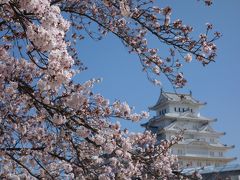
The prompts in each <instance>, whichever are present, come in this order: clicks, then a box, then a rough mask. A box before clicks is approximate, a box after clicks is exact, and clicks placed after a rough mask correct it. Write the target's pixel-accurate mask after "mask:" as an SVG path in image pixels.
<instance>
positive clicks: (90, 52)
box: [78, 0, 240, 163]
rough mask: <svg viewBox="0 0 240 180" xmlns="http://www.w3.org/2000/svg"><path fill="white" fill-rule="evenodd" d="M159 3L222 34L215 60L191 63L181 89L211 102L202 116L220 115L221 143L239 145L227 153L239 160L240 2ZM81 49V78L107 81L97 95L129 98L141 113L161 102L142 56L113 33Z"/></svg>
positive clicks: (198, 30) (126, 124)
mask: <svg viewBox="0 0 240 180" xmlns="http://www.w3.org/2000/svg"><path fill="white" fill-rule="evenodd" d="M156 2H157V4H158V5H159V6H160V7H165V6H166V5H169V6H171V7H172V8H173V13H172V19H173V20H174V19H182V20H183V22H184V23H185V24H189V25H192V26H193V28H194V30H195V34H196V35H197V34H199V33H201V32H202V31H203V28H204V27H205V23H206V22H210V23H213V24H214V28H215V29H216V30H218V31H220V32H221V33H222V34H223V37H222V38H221V39H220V40H218V41H217V43H216V44H217V47H218V56H217V59H216V62H215V63H212V64H210V65H209V66H207V67H205V68H204V67H202V66H201V64H199V63H196V62H193V63H190V64H189V65H188V66H186V67H185V68H184V71H183V72H184V75H185V77H186V78H187V80H188V84H187V85H186V87H185V88H184V89H182V90H180V91H179V92H185V93H188V92H189V91H190V90H191V91H192V93H193V96H194V97H195V98H196V99H198V100H200V101H203V102H207V106H206V107H204V108H203V109H202V110H201V114H202V115H203V116H207V117H212V118H217V119H218V121H217V122H216V123H214V128H215V129H216V130H218V131H221V132H222V131H224V132H226V135H225V136H224V137H222V138H221V142H223V143H224V144H225V143H226V144H230V145H232V144H234V145H235V148H234V149H233V150H231V151H230V152H229V153H228V156H233V157H238V160H237V161H235V163H236V162H237V163H240V140H239V137H240V105H239V104H240V83H239V81H240V79H239V77H240V69H239V67H240V61H239V52H240V45H239V43H240V37H239V34H238V33H239V29H240V20H239V18H240V11H239V7H240V1H239V0H231V1H217V0H215V1H214V4H213V6H211V7H206V6H205V5H204V4H203V3H201V2H198V1H197V0H191V1H186V0H185V1H180V0H162V1H156ZM150 43H151V45H152V46H153V47H157V48H159V49H160V52H161V53H162V54H164V53H166V52H165V50H164V48H162V45H161V44H159V43H157V42H155V41H152V42H150ZM78 47H79V54H80V57H81V59H82V61H83V63H84V64H85V65H86V66H87V67H88V68H89V69H88V70H87V71H85V72H83V73H81V74H80V75H79V76H78V80H79V81H81V82H82V81H84V80H88V79H89V78H98V77H99V78H103V82H102V83H100V84H98V85H96V86H95V88H94V92H95V93H100V94H102V95H104V96H105V97H106V98H109V99H110V100H111V101H113V100H115V99H119V100H122V101H127V102H128V103H129V104H130V105H132V106H134V107H135V110H136V111H137V112H139V111H141V110H147V108H148V107H149V106H151V105H153V104H154V103H155V102H156V101H157V99H158V97H159V93H160V88H159V87H156V86H154V85H153V84H151V83H150V82H149V81H148V80H147V78H146V75H145V74H144V73H143V72H142V71H141V66H140V63H139V60H138V57H137V56H136V55H133V54H129V53H128V50H127V49H126V48H125V47H124V46H123V45H122V44H121V42H120V41H119V40H118V39H116V38H115V37H114V36H112V35H109V36H107V37H106V38H105V39H103V40H102V41H99V42H95V41H91V40H90V41H88V40H87V41H81V42H79V45H78ZM161 48H162V49H161ZM162 83H163V86H164V90H165V91H172V87H171V86H170V84H169V83H168V82H166V81H165V80H164V78H163V81H162ZM238 111H239V112H238ZM151 115H153V113H151ZM143 122H145V121H142V122H140V123H143ZM121 123H122V127H123V128H128V129H129V130H130V131H133V132H139V131H143V130H144V129H143V128H141V127H140V123H131V122H127V121H122V122H121Z"/></svg>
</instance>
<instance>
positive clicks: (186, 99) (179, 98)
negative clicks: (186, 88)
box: [149, 90, 206, 110]
mask: <svg viewBox="0 0 240 180" xmlns="http://www.w3.org/2000/svg"><path fill="white" fill-rule="evenodd" d="M167 102H168V103H171V102H181V103H186V104H192V105H198V106H202V105H205V104H206V103H203V102H200V101H198V100H196V99H194V98H193V97H192V94H191V93H190V94H176V93H170V92H164V91H162V90H161V94H160V97H159V98H158V101H157V103H156V104H155V105H154V106H151V107H149V109H150V110H156V109H158V107H159V106H160V105H161V104H164V103H167Z"/></svg>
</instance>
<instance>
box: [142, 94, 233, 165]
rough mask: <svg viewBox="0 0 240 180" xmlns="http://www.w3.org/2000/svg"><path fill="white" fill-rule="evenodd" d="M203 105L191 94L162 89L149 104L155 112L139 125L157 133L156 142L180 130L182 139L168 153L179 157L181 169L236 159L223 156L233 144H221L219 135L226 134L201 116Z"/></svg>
mask: <svg viewBox="0 0 240 180" xmlns="http://www.w3.org/2000/svg"><path fill="white" fill-rule="evenodd" d="M205 105H206V103H202V102H200V101H198V100H196V99H194V98H193V97H192V94H191V93H190V94H176V93H169V92H163V91H161V94H160V97H159V99H158V101H157V103H156V104H155V105H154V106H152V107H150V110H153V111H155V112H156V115H155V116H154V117H153V118H151V119H150V120H149V121H148V122H147V123H145V124H142V126H143V127H145V128H146V130H150V131H152V132H153V133H156V134H157V138H158V141H159V142H160V141H161V140H163V139H168V140H169V139H171V137H172V136H175V135H176V134H178V133H179V131H181V130H183V132H184V134H183V139H182V141H180V142H179V143H178V144H175V145H174V146H173V147H172V148H171V153H172V154H174V155H177V156H178V159H179V165H180V167H182V168H186V167H202V166H222V165H225V164H227V163H228V162H231V161H233V160H235V159H236V158H231V157H225V156H224V154H225V152H226V151H228V150H229V149H231V148H233V147H234V146H228V145H226V144H222V143H220V141H219V138H220V137H221V136H223V135H225V133H224V132H218V131H215V130H214V129H213V128H212V126H211V125H212V123H213V122H216V119H213V118H207V117H204V116H201V115H200V113H199V110H200V108H201V107H203V106H205Z"/></svg>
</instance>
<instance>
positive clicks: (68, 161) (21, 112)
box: [0, 0, 220, 180]
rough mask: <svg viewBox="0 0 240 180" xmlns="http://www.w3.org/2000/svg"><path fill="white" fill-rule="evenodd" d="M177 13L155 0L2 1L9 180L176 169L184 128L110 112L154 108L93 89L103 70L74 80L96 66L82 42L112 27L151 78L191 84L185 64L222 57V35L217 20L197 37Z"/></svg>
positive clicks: (150, 175) (0, 44) (1, 114)
mask: <svg viewBox="0 0 240 180" xmlns="http://www.w3.org/2000/svg"><path fill="white" fill-rule="evenodd" d="M204 2H205V3H206V5H211V3H212V2H211V1H210V0H205V1H204ZM160 5H161V4H160ZM171 13H172V9H171V7H163V8H160V7H158V6H157V3H154V2H153V1H152V0H132V1H131V0H1V1H0V37H1V39H0V108H1V111H0V134H1V136H0V171H1V172H0V177H1V179H81V180H82V179H100V180H108V179H159V178H160V179H168V178H174V177H176V176H177V175H176V174H174V171H173V170H174V168H176V163H177V158H176V157H175V156H173V155H170V154H169V148H170V147H171V146H172V145H174V144H175V143H177V142H178V141H179V140H180V139H181V135H179V136H176V137H175V138H173V139H172V140H171V141H162V142H157V139H156V136H155V135H154V134H151V133H150V132H144V133H135V134H134V133H128V131H127V130H126V129H125V130H123V129H121V126H120V123H113V122H111V121H110V119H111V118H119V119H121V118H122V119H127V120H130V121H134V122H135V121H139V120H141V119H142V118H147V117H148V113H147V112H145V111H142V112H140V113H135V112H133V109H132V108H131V107H130V106H129V105H128V104H127V103H126V102H120V101H115V102H109V100H108V99H106V98H104V97H103V96H102V95H100V94H95V93H93V90H92V88H93V86H94V84H96V83H99V82H100V81H101V80H99V79H90V80H88V81H86V82H84V83H78V82H75V81H73V80H72V78H73V77H74V76H75V75H76V74H79V73H80V74H81V72H82V71H84V70H85V69H86V68H85V67H84V65H83V64H82V62H81V61H80V60H79V55H78V50H77V48H76V46H77V43H78V42H79V41H84V40H91V39H94V40H101V39H102V38H104V37H105V36H107V35H108V34H109V33H111V34H113V35H115V37H116V38H118V39H119V40H121V41H122V43H123V45H124V46H126V47H127V48H128V49H129V52H130V53H134V54H136V55H137V56H138V57H139V60H140V63H141V65H142V67H143V70H144V72H146V74H147V77H148V78H149V80H150V81H151V82H153V83H155V84H159V83H160V81H159V76H160V75H165V76H166V77H167V78H168V79H169V81H170V82H171V83H172V84H173V86H175V87H182V86H184V85H185V83H186V80H185V78H184V76H183V73H181V71H180V70H181V67H182V65H183V64H184V63H189V62H191V61H192V59H196V60H197V61H199V62H200V63H202V64H203V65H207V64H209V63H210V62H213V61H214V59H215V57H216V45H215V44H214V41H215V40H217V39H218V38H219V37H220V34H219V33H218V32H215V33H211V30H212V25H211V24H207V26H206V32H204V33H203V34H201V35H200V36H199V37H198V38H196V39H194V38H192V37H191V32H192V31H193V28H192V27H190V26H189V25H185V24H183V21H182V20H179V19H178V20H171ZM149 35H151V36H153V37H154V38H156V39H158V40H159V41H160V42H161V43H163V44H166V45H167V46H169V48H170V53H169V56H168V57H163V56H161V55H160V54H159V52H158V49H156V48H152V47H150V46H149V45H148V41H147V36H149ZM80 51H81V50H80ZM176 57H180V58H176Z"/></svg>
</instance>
